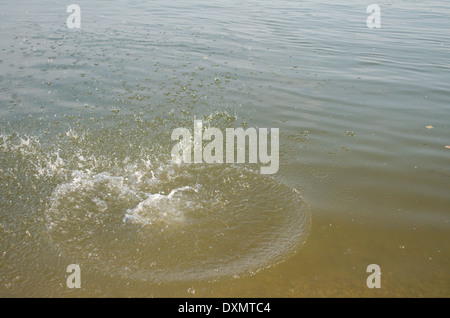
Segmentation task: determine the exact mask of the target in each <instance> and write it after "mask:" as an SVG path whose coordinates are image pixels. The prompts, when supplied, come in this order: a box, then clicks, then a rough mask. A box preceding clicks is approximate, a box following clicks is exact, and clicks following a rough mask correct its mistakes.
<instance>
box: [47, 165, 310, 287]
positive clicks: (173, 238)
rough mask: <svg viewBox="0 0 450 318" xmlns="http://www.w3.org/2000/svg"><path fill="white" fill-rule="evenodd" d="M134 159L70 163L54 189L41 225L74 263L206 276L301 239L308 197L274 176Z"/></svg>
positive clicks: (150, 274)
mask: <svg viewBox="0 0 450 318" xmlns="http://www.w3.org/2000/svg"><path fill="white" fill-rule="evenodd" d="M131 166H132V165H131ZM131 166H130V165H128V166H125V167H124V168H122V169H114V170H113V171H110V172H95V173H94V172H92V171H74V172H73V173H72V177H71V178H70V179H69V180H70V181H69V182H67V183H63V184H61V185H59V186H58V187H57V188H56V189H55V191H54V192H53V194H52V196H51V200H50V202H51V203H50V204H49V207H48V209H47V210H46V213H45V214H46V222H47V229H48V233H49V234H50V237H51V241H52V244H53V245H54V246H55V248H56V249H58V250H60V251H61V252H62V253H64V254H65V256H67V257H68V258H70V259H71V260H73V262H79V263H82V264H83V266H87V267H89V268H91V269H96V270H100V271H102V272H107V273H108V274H111V275H119V276H121V277H125V278H127V279H137V280H150V281H158V282H164V281H183V280H198V279H210V278H219V277H221V276H232V275H236V274H251V273H254V272H256V271H258V270H260V269H262V268H265V267H268V266H270V265H273V264H275V263H277V262H279V261H282V260H283V258H284V257H286V256H287V255H289V254H290V253H293V252H294V251H295V250H296V248H297V247H298V246H299V245H300V244H302V243H303V242H304V240H305V239H306V236H307V233H308V230H309V225H310V219H309V211H308V209H307V207H306V205H305V204H304V202H303V201H302V200H301V198H300V195H299V194H298V192H297V191H295V190H294V189H292V188H289V187H288V186H286V185H284V184H282V183H279V182H277V181H276V180H274V179H272V178H269V177H267V176H264V175H261V174H259V173H256V172H253V171H251V170H248V169H245V168H243V167H233V166H229V165H217V164H212V165H205V164H201V165H198V164H197V165H194V164H191V165H166V166H164V165H160V166H159V167H148V165H147V167H146V168H145V169H144V168H142V169H141V168H138V167H137V166H132V167H134V168H132V169H131V168H130V167H131Z"/></svg>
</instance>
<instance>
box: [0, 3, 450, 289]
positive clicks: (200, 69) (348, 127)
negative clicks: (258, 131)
mask: <svg viewBox="0 0 450 318" xmlns="http://www.w3.org/2000/svg"><path fill="white" fill-rule="evenodd" d="M78 4H79V5H80V7H81V10H82V27H81V29H78V30H69V29H68V28H67V26H66V24H65V22H66V18H67V16H68V14H67V13H66V12H65V9H66V8H65V6H61V4H59V3H57V2H56V1H50V0H49V1H45V3H44V4H42V3H39V5H37V4H36V5H30V4H28V3H26V2H24V1H23V2H22V1H17V2H15V3H14V4H12V5H5V4H2V5H0V12H1V17H2V19H1V22H0V24H1V28H0V42H1V44H0V69H1V70H2V72H1V74H0V105H1V107H0V114H1V120H0V125H1V126H0V296H3V297H6V296H32V297H37V296H53V297H85V296H97V297H111V296H132V297H224V296H229V297H359V296H362V297H422V296H424V297H448V296H450V276H449V274H450V272H449V264H448V262H449V258H450V250H449V244H448V242H449V233H450V224H449V213H450V198H449V194H448V193H449V188H450V171H449V164H450V149H447V148H446V146H450V137H449V136H450V125H449V122H448V119H449V118H450V116H449V115H450V106H449V105H450V93H449V86H448V83H449V82H450V77H449V74H450V73H449V65H450V49H449V45H450V43H449V40H450V38H449V36H448V32H446V30H447V29H448V24H449V22H448V21H449V19H448V17H449V13H450V7H449V5H448V4H447V3H446V2H444V1H428V2H426V3H424V4H422V3H415V4H414V6H413V7H411V2H406V1H393V2H390V3H379V5H380V7H381V10H382V27H381V29H369V28H367V26H366V18H367V16H368V14H367V13H366V12H365V9H366V8H365V6H364V5H361V4H360V3H359V2H358V1H350V2H348V1H347V2H346V4H345V5H344V4H343V5H338V4H336V3H333V4H331V3H326V2H323V3H316V2H312V1H306V2H297V1H283V2H277V3H276V4H274V3H272V2H269V1H260V2H257V1H249V2H245V3H241V2H238V1H213V2H208V4H203V3H200V2H198V3H197V2H195V1H194V2H188V1H177V2H176V3H174V4H168V3H166V2H162V1H156V2H152V3H151V4H150V3H147V2H145V1H118V2H117V3H115V4H114V5H112V4H110V3H109V2H103V1H98V2H95V3H91V2H78ZM195 119H201V120H203V123H204V125H205V126H211V127H217V128H219V129H221V130H222V131H224V130H225V129H226V128H235V127H256V128H260V127H275V128H279V130H280V168H279V170H278V172H277V173H276V174H274V175H262V174H260V173H259V165H255V164H235V165H231V164H210V165H208V164H193V165H178V164H174V163H172V162H171V157H170V151H171V149H172V147H173V145H174V142H173V141H172V140H171V139H170V136H171V132H172V130H173V129H175V128H177V127H185V128H188V129H192V127H193V122H194V120H195ZM69 264H80V266H81V288H80V289H69V288H68V287H67V286H66V278H67V275H68V274H67V273H66V268H67V266H68V265H69ZM369 264H378V265H379V266H380V268H381V272H382V275H381V288H380V289H369V288H368V287H367V285H366V279H367V276H368V275H369V274H368V273H366V268H367V266H368V265H369Z"/></svg>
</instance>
